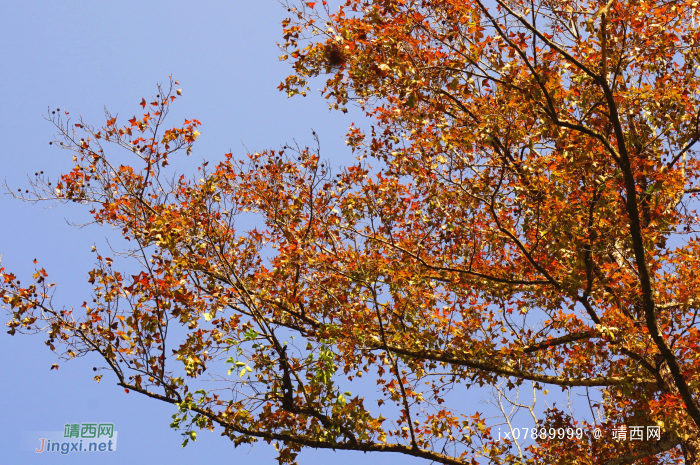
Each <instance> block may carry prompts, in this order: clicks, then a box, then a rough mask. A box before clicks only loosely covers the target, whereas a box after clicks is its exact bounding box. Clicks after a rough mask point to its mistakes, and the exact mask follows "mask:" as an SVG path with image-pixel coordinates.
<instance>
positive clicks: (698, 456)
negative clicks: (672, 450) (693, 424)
mask: <svg viewBox="0 0 700 465" xmlns="http://www.w3.org/2000/svg"><path fill="white" fill-rule="evenodd" d="M681 447H682V448H683V457H684V458H685V465H700V438H698V436H697V435H694V436H693V437H691V438H689V439H688V440H686V441H682V442H681Z"/></svg>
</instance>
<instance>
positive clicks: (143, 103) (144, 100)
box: [140, 98, 146, 108]
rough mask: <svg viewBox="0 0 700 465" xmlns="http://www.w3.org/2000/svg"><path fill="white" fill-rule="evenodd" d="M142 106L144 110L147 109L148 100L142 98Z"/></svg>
mask: <svg viewBox="0 0 700 465" xmlns="http://www.w3.org/2000/svg"><path fill="white" fill-rule="evenodd" d="M140 105H141V106H142V107H144V108H146V99H144V98H142V99H141V103H140Z"/></svg>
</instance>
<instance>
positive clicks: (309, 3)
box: [306, 2, 318, 8]
mask: <svg viewBox="0 0 700 465" xmlns="http://www.w3.org/2000/svg"><path fill="white" fill-rule="evenodd" d="M316 3H318V2H306V6H308V7H309V8H313V7H315V6H316Z"/></svg>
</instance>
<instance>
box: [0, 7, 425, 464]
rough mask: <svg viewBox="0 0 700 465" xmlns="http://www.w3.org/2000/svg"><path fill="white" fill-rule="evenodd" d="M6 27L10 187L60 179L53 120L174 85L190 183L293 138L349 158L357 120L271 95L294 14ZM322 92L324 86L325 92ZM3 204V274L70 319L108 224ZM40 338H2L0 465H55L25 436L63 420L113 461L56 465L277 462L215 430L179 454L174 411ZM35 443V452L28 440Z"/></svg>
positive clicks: (237, 12) (2, 168) (97, 120)
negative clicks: (316, 139)
mask: <svg viewBox="0 0 700 465" xmlns="http://www.w3.org/2000/svg"><path fill="white" fill-rule="evenodd" d="M2 10H3V14H2V16H0V40H1V41H2V47H0V63H2V69H3V72H2V73H1V74H0V109H1V111H0V125H1V127H2V128H3V131H2V136H0V137H2V149H1V150H0V157H2V162H1V164H0V178H2V179H4V180H6V181H7V183H8V184H9V185H10V186H11V187H12V188H13V189H14V190H16V189H17V188H22V189H24V188H25V187H27V186H28V179H27V175H31V176H33V174H34V172H37V171H44V172H45V173H46V174H48V175H49V176H50V177H51V179H53V180H54V181H55V179H56V177H57V176H58V175H59V174H60V173H62V172H66V171H68V170H70V169H71V168H72V166H71V161H70V156H69V155H68V153H66V152H61V151H59V150H57V149H56V148H55V146H49V144H48V142H49V141H50V140H51V139H52V138H53V133H54V128H53V126H52V125H51V124H50V123H48V122H46V121H44V119H43V116H44V115H45V114H46V111H47V108H49V107H50V108H52V109H55V108H61V109H62V110H64V109H67V110H68V111H69V112H70V113H71V116H75V117H77V116H79V115H82V116H83V118H85V120H86V121H89V122H92V123H94V124H96V125H99V124H101V123H102V122H103V119H104V116H103V107H105V106H106V107H107V108H108V109H109V110H110V111H111V112H113V113H118V114H119V115H120V116H121V117H127V118H129V117H131V116H132V115H134V114H137V113H138V110H140V109H141V107H139V106H138V102H140V100H141V97H146V98H148V97H149V96H152V95H154V94H155V93H156V92H155V90H156V84H157V83H159V82H162V83H166V82H167V80H168V76H169V75H172V76H173V77H174V78H175V79H178V80H179V82H180V86H179V87H182V89H183V96H182V98H180V99H178V101H177V102H176V106H175V108H174V110H173V112H172V114H171V115H172V117H171V119H170V123H171V124H172V125H173V126H175V125H178V124H181V123H182V119H183V118H185V117H187V118H197V119H198V120H200V121H201V122H202V123H203V125H202V127H201V128H200V131H201V132H202V136H200V138H199V139H198V141H197V144H196V145H195V150H194V154H193V155H192V156H191V157H190V159H189V160H184V162H182V163H181V164H178V165H177V169H178V171H180V172H184V173H187V174H189V173H191V172H192V171H193V167H194V166H196V165H197V163H199V162H201V160H202V157H203V158H205V159H207V160H211V161H212V162H216V161H217V160H219V159H221V158H222V157H223V154H224V153H226V152H229V151H232V152H233V153H234V155H235V156H244V155H245V153H246V150H245V148H244V145H245V146H246V147H248V149H250V150H263V149H266V148H278V147H279V146H280V145H283V144H285V143H287V142H292V140H293V139H296V140H297V141H299V142H300V143H302V144H309V143H311V142H312V138H311V130H312V128H313V129H314V130H316V132H317V133H318V134H319V136H320V138H321V143H322V154H323V156H324V157H325V158H328V159H331V160H332V162H333V163H334V164H349V163H351V162H352V161H353V156H352V155H351V154H350V153H349V151H348V150H347V148H346V146H345V143H344V134H345V131H346V129H347V127H348V126H349V125H350V123H351V122H352V121H358V120H360V119H361V115H359V113H357V112H353V111H350V113H348V114H343V113H340V112H332V113H329V111H328V109H327V107H326V104H325V101H323V100H322V99H320V98H319V97H318V93H314V94H313V95H311V96H309V97H307V98H301V97H297V98H293V99H288V98H287V97H286V95H284V94H282V93H280V92H279V91H278V90H277V85H278V84H279V83H280V82H281V81H282V80H283V79H284V77H285V76H286V74H288V72H289V65H288V64H286V63H284V62H280V61H279V60H278V56H279V55H280V54H281V53H280V52H279V50H278V48H277V46H276V42H277V41H280V40H281V26H280V24H279V23H280V21H281V20H282V19H283V18H284V17H285V14H286V13H287V12H286V10H285V9H284V8H282V6H281V5H280V4H278V3H277V2H276V1H274V0H258V1H255V2H244V1H240V0H233V1H227V2H224V1H216V2H214V1H203V2H184V1H179V0H170V1H167V2H165V1H147V2H143V1H141V2H136V1H130V0H129V1H124V0H122V1H120V2H106V1H102V0H92V1H77V0H69V1H64V2H47V1H37V0H24V1H21V2H10V1H4V2H2ZM319 87H320V85H319ZM48 206H49V205H48V204H38V205H32V204H27V203H23V202H20V201H18V200H15V199H13V198H12V197H11V196H9V195H0V212H1V213H2V217H3V220H2V221H1V222H0V238H2V240H1V241H0V254H2V264H3V266H5V267H6V268H7V269H8V270H11V271H12V272H14V273H15V274H17V275H18V276H20V277H24V279H28V277H29V275H30V273H31V272H33V264H32V263H31V262H32V260H33V259H34V258H36V259H37V260H38V261H39V263H40V265H41V266H42V267H45V268H46V270H47V271H48V272H49V273H50V278H49V279H50V280H51V281H53V282H57V283H58V284H59V288H58V291H57V293H56V296H55V302H56V303H57V304H58V305H59V306H66V307H71V306H75V307H79V306H80V305H81V304H82V302H83V300H86V297H87V295H88V294H87V292H88V291H89V287H88V284H87V271H88V270H90V269H91V268H92V265H93V254H92V253H91V252H90V248H91V246H92V244H97V245H98V247H100V246H102V247H106V239H109V238H111V239H112V240H116V238H117V237H118V234H117V233H116V232H115V231H112V230H110V229H108V228H105V227H102V228H100V227H97V226H88V227H85V228H82V229H79V228H75V227H71V226H69V225H68V224H67V222H76V223H80V222H84V221H87V220H88V219H89V218H88V216H87V211H86V210H87V209H85V208H81V207H76V206H75V205H73V204H70V205H59V206H58V207H57V208H53V209H46V207H48ZM43 340H44V338H43V336H35V337H26V336H19V335H18V336H15V337H11V336H9V335H8V334H6V332H5V331H4V330H3V331H2V332H1V333H0V354H1V355H2V363H0V390H1V391H2V394H3V395H2V399H3V402H2V403H0V417H1V418H2V420H3V421H2V422H0V448H1V450H0V457H2V460H1V461H2V463H3V464H6V465H14V464H33V463H57V462H59V459H57V458H54V456H55V455H56V454H52V455H47V454H36V453H32V452H29V451H23V450H21V447H20V445H21V442H22V441H21V438H22V437H23V435H24V434H26V433H29V432H32V431H56V430H62V429H63V425H64V424H65V423H80V422H93V421H94V422H110V423H114V424H115V429H116V430H117V431H118V432H119V442H118V451H117V452H116V453H103V454H99V455H95V454H87V456H81V455H77V454H68V455H66V456H62V457H61V459H60V462H61V463H70V464H83V463H86V464H87V463H90V464H94V463H102V464H110V463H169V464H173V465H175V464H185V463H187V464H190V463H206V462H207V461H209V460H221V459H224V460H227V461H233V462H235V463H240V464H253V463H256V464H257V463H274V462H275V461H274V459H273V458H274V456H275V455H276V452H275V450H274V449H273V448H272V447H271V446H269V445H267V444H264V443H261V444H257V445H255V446H254V447H253V448H252V449H251V448H249V447H240V448H237V449H234V448H233V445H232V444H231V443H230V442H229V441H228V440H227V439H224V438H221V437H219V435H218V434H219V433H216V432H215V433H209V432H201V433H200V434H199V436H198V441H197V442H196V443H194V444H192V443H190V445H189V446H187V447H186V448H185V449H182V448H181V447H180V443H181V442H182V438H181V437H180V436H179V434H178V433H177V432H175V431H173V430H172V429H170V428H169V426H168V425H169V423H170V421H171V419H170V416H171V415H172V414H173V413H175V412H174V408H173V407H172V406H170V405H164V404H160V403H158V402H154V401H152V400H150V399H146V398H144V397H140V396H138V395H136V394H134V393H131V394H125V393H124V391H123V389H121V388H119V387H117V386H116V385H115V382H114V379H112V378H110V377H109V375H106V376H105V378H104V379H103V381H102V382H101V383H100V384H97V383H96V382H94V381H92V377H93V375H94V373H93V371H92V369H91V368H92V367H93V366H95V365H97V364H99V360H97V359H96V358H93V357H89V356H88V357H85V358H82V359H78V360H74V361H71V362H70V363H60V369H59V370H58V371H56V370H49V368H50V366H51V364H52V363H56V362H57V359H56V356H55V355H54V354H52V353H51V352H50V351H49V350H48V349H47V348H46V346H44V344H43ZM36 443H37V447H38V445H39V442H38V440H37V441H36ZM300 459H301V462H302V463H319V462H326V461H329V460H334V461H336V462H338V463H353V462H355V461H357V460H358V459H361V460H362V461H363V462H364V463H380V462H381V463H385V464H386V463H410V462H413V460H410V459H409V458H407V457H401V456H386V455H383V456H376V455H366V456H363V457H360V456H359V454H357V453H337V454H333V453H332V452H316V451H305V452H302V454H301V455H300Z"/></svg>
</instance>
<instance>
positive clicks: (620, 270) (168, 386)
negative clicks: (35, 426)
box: [0, 0, 700, 464]
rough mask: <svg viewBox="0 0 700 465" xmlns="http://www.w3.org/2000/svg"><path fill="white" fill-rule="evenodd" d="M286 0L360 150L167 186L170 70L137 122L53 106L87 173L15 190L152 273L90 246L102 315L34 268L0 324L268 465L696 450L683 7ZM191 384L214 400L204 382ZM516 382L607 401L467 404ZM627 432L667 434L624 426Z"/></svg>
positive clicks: (287, 152)
mask: <svg viewBox="0 0 700 465" xmlns="http://www.w3.org/2000/svg"><path fill="white" fill-rule="evenodd" d="M287 6H288V10H289V12H290V16H291V17H290V18H289V19H287V20H285V21H284V23H283V26H284V40H285V42H284V43H283V44H281V48H282V49H283V50H284V55H283V57H282V58H283V59H287V60H290V61H291V62H292V64H293V70H294V72H293V74H292V75H291V76H289V77H288V78H287V79H286V80H285V81H284V82H283V83H282V84H281V85H280V90H282V91H284V92H286V93H287V94H288V95H290V96H292V95H295V94H302V95H306V93H307V92H308V91H309V83H310V82H311V80H312V79H314V78H315V77H318V76H325V79H326V83H325V87H324V89H323V90H322V93H323V94H324V96H325V97H326V98H327V99H328V101H329V103H330V106H331V108H334V109H339V110H343V111H344V110H346V107H347V105H349V104H355V105H358V106H359V107H360V108H362V109H363V110H364V111H365V112H366V114H367V116H368V117H369V118H370V120H371V121H372V124H373V125H372V126H371V129H368V130H367V132H363V131H362V130H360V129H359V128H357V127H355V126H353V127H351V128H350V131H349V133H348V145H349V146H350V147H351V148H352V150H353V151H354V152H355V153H357V154H358V155H359V157H358V159H359V160H360V161H359V163H357V164H356V165H353V166H349V167H346V168H344V169H342V170H340V172H339V173H338V174H335V173H333V172H332V170H331V168H330V167H329V166H327V165H326V164H325V163H324V162H323V161H322V160H321V159H320V157H319V153H318V150H317V149H309V148H305V147H289V146H285V147H284V148H282V149H281V150H269V151H265V152H262V153H257V152H256V153H251V154H248V159H247V160H246V161H242V160H236V159H235V158H234V157H233V156H232V155H231V154H227V155H226V158H225V159H224V160H223V161H221V162H220V163H219V164H217V165H216V166H215V167H213V168H207V164H206V163H205V164H204V166H203V167H202V168H201V173H200V174H199V175H198V176H197V178H196V179H192V180H189V179H186V178H185V177H184V176H181V177H179V178H175V179H172V180H171V181H168V179H167V178H166V177H165V174H164V173H165V171H166V168H165V167H166V165H167V164H168V163H169V162H170V160H171V158H172V157H173V156H174V155H176V153H178V152H180V151H183V150H184V151H186V152H187V153H189V151H190V149H191V145H192V143H193V142H194V141H195V139H196V138H197V135H198V134H199V132H198V131H197V128H198V126H199V124H200V123H199V121H197V120H188V121H185V124H184V125H183V126H182V127H176V128H172V129H167V130H164V128H165V126H164V118H165V116H166V115H167V113H168V109H169V106H170V105H171V104H172V102H173V101H174V100H175V99H176V95H175V94H176V93H179V92H175V91H174V88H173V86H172V82H171V86H170V87H169V88H167V87H165V88H159V91H158V94H157V95H156V96H155V97H154V99H153V101H152V102H147V101H146V100H142V102H141V104H142V106H143V107H144V109H146V110H147V113H146V114H144V115H143V116H142V117H134V118H133V119H131V120H129V121H128V123H127V124H126V125H123V126H120V125H119V124H118V123H117V120H116V118H113V117H112V116H111V115H107V122H106V124H105V125H104V126H102V127H99V128H96V127H93V126H91V125H90V124H87V123H85V122H83V121H80V122H78V123H77V124H73V123H69V122H68V121H67V120H65V119H64V118H62V117H61V116H59V115H49V117H50V118H51V120H52V121H53V122H54V124H56V126H57V128H58V130H59V133H58V134H59V136H58V138H57V140H56V143H57V144H60V148H62V149H65V150H69V151H71V152H73V153H74V161H75V162H76V166H75V168H74V169H73V170H72V171H71V172H69V173H67V174H64V175H62V176H61V179H60V182H58V183H57V184H56V186H55V188H54V186H51V185H50V183H49V182H48V181H47V180H45V179H44V178H41V177H38V178H37V179H36V182H35V183H34V185H33V187H34V191H33V194H32V195H29V196H25V197H24V198H25V199H28V200H39V199H58V200H60V201H65V202H69V201H72V202H80V203H82V204H85V205H89V206H90V207H91V208H92V209H91V214H92V215H93V216H94V219H95V222H97V223H99V224H109V225H112V226H114V227H117V228H118V229H119V230H121V232H122V233H123V235H124V237H125V238H126V239H127V240H129V241H130V244H132V245H133V247H132V248H131V249H128V250H125V252H124V254H125V255H127V256H131V257H133V258H134V259H135V260H137V262H138V263H139V266H140V267H141V271H140V273H138V274H136V275H132V276H127V275H125V274H124V273H123V272H119V271H117V269H115V268H116V266H112V263H113V261H112V259H111V258H108V257H104V256H103V255H101V254H100V253H97V252H96V254H97V255H96V257H97V266H96V267H95V268H94V269H93V270H91V271H90V272H89V276H90V279H89V281H90V283H91V284H92V285H93V286H94V295H93V296H92V297H93V298H92V299H91V300H92V302H90V303H88V302H87V301H86V302H85V303H83V305H82V307H81V309H71V310H60V309H58V308H56V307H55V306H54V305H53V304H52V300H51V295H52V292H53V291H52V287H53V286H54V284H49V283H48V282H47V280H46V278H47V273H46V271H45V270H44V269H40V270H38V271H37V273H36V274H35V275H34V282H33V283H32V284H31V285H28V286H20V282H19V281H18V280H17V278H16V277H15V276H14V275H13V274H11V273H10V272H9V271H6V270H2V269H0V271H2V273H3V275H2V276H3V277H4V280H3V281H4V282H3V283H2V288H1V290H0V296H2V297H3V299H4V303H5V306H6V307H7V308H8V309H9V313H10V316H11V319H10V321H9V323H8V326H9V327H10V332H11V333H12V334H14V333H15V332H29V333H31V332H38V331H44V332H46V333H47V334H48V340H47V345H49V347H50V348H51V349H53V350H56V351H57V352H58V353H59V354H61V355H62V356H64V357H67V358H71V357H76V356H81V355H85V354H87V353H90V352H96V353H98V354H99V355H100V356H101V357H102V359H103V360H104V363H105V367H104V369H106V370H109V371H111V372H113V373H114V374H115V375H116V377H117V379H118V383H119V385H120V386H123V387H124V388H125V389H128V390H132V391H135V392H138V393H142V394H145V395H147V396H150V397H152V398H154V399H158V400H161V401H165V402H170V403H173V404H177V406H178V407H179V411H178V414H177V415H175V417H174V422H173V426H174V427H179V428H183V429H184V431H185V434H186V435H187V436H188V437H193V438H194V437H195V436H196V434H195V432H194V429H196V428H197V427H199V428H214V427H216V428H219V429H221V430H222V431H223V433H224V434H225V435H226V436H228V437H229V438H231V439H232V440H233V441H234V443H235V444H236V445H238V444H242V443H249V442H254V441H256V440H259V439H263V440H266V441H268V442H275V443H276V444H278V448H279V452H280V455H279V460H280V462H281V463H287V462H294V460H295V457H296V455H297V453H298V451H299V450H301V449H302V448H303V447H313V448H332V449H340V450H343V449H345V450H361V451H377V452H400V453H403V454H408V455H412V456H416V457H421V458H425V459H428V460H432V461H436V462H438V463H450V464H459V463H484V462H488V463H587V464H588V463H591V464H592V463H596V464H597V463H610V464H613V463H614V464H618V463H633V462H635V461H636V460H641V461H642V462H643V463H672V462H673V463H675V461H676V460H682V459H683V458H684V459H685V461H686V463H700V439H699V438H698V432H699V431H700V430H699V429H698V426H699V425H700V409H699V407H698V386H699V383H700V366H699V364H700V362H699V361H698V355H699V354H700V352H699V350H698V343H699V341H700V334H699V333H698V327H697V321H696V319H697V316H698V310H699V309H700V307H699V306H698V305H699V303H698V302H700V300H699V299H700V275H699V274H698V273H697V271H696V269H697V267H698V264H699V263H700V242H698V240H697V238H696V236H694V234H695V232H696V231H697V229H696V228H697V223H698V217H697V214H696V212H695V210H694V208H695V207H694V200H693V199H694V197H695V195H696V193H697V192H700V188H698V187H696V184H695V183H696V180H697V177H698V174H699V173H700V164H699V162H698V158H697V153H696V151H695V150H694V145H695V144H696V142H697V141H698V139H699V138H700V133H699V132H698V127H699V124H700V113H698V96H699V94H698V91H699V89H698V86H699V84H700V76H699V75H698V68H699V67H700V55H698V53H699V52H698V40H699V39H700V31H699V30H698V26H697V24H698V20H699V19H700V18H698V11H699V10H698V8H697V2H695V1H692V0H677V1H672V2H665V1H663V2H662V1H658V0H646V1H644V0H628V1H620V0H610V1H609V2H607V3H603V2H601V1H600V0H595V1H591V2H587V3H586V2H572V1H564V0H546V1H545V0H533V1H522V0H493V1H491V2H485V1H482V0H468V1H465V0H432V1H431V0H424V1H418V0H348V1H347V2H346V3H345V5H344V6H343V7H341V8H340V9H339V10H337V11H335V12H332V11H331V10H330V9H329V7H328V6H327V5H326V2H325V1H324V2H304V3H302V4H299V5H296V6H293V5H287ZM115 146H119V147H122V148H124V149H126V150H127V151H128V152H129V153H131V154H132V156H133V160H134V161H133V163H132V164H118V163H117V162H115V158H114V156H113V155H110V154H108V151H111V150H113V148H114V147H115ZM368 159H370V160H373V161H372V162H371V163H373V164H374V166H375V167H374V168H371V167H370V165H369V164H368V162H367V161H366V160H368ZM251 215H252V216H253V217H255V218H257V221H258V224H259V227H256V228H252V229H250V230H245V229H244V228H243V227H240V226H239V227H237V226H236V223H235V220H236V219H239V218H241V217H247V216H251ZM239 224H240V220H239ZM83 310H84V311H83ZM183 330H184V331H183ZM292 337H294V339H292ZM168 341H170V342H168ZM166 342H168V343H167V344H166ZM166 363H167V366H166ZM222 366H226V368H225V369H224V370H223V372H220V373H217V369H219V368H221V367H222ZM227 369H228V372H226V370H227ZM224 373H226V374H224ZM101 376H102V375H99V376H98V377H97V378H96V379H98V380H99V379H100V377H101ZM203 376H211V378H212V379H213V380H215V381H216V384H217V389H209V390H202V389H198V390H196V391H195V389H197V388H199V387H201V383H200V384H197V383H198V378H201V377H203ZM363 377H364V378H365V380H363V381H362V382H361V383H359V384H358V383H357V378H363ZM367 379H369V381H367ZM374 385H376V389H374V388H372V386H374ZM207 386H209V384H208V385H207ZM349 386H359V387H360V388H361V390H362V391H363V392H361V393H359V394H358V393H351V392H349V391H348V389H349ZM527 386H531V388H532V389H531V391H532V393H533V394H532V395H531V397H533V399H532V400H533V401H534V397H535V396H536V394H537V393H538V392H540V391H543V390H546V389H552V388H558V387H560V388H561V389H562V390H566V391H569V392H584V393H588V392H589V390H590V391H591V392H596V393H597V396H598V397H595V396H594V397H595V398H596V399H599V402H598V403H597V405H595V407H597V408H598V409H599V411H600V412H601V413H602V416H601V417H599V418H596V419H593V418H590V417H587V418H586V417H576V416H574V415H573V414H571V412H568V411H567V410H566V409H564V408H562V409H560V408H558V407H556V405H552V406H550V408H549V409H547V410H546V411H544V412H542V411H537V415H539V419H538V422H539V423H538V425H539V426H540V427H543V428H564V429H566V428H581V429H583V430H584V431H585V434H584V435H583V436H582V437H581V438H579V439H577V440H562V439H561V438H556V437H555V438H552V437H549V436H548V437H545V438H539V437H538V438H537V440H536V441H531V442H530V443H528V445H527V447H525V443H524V442H523V441H520V442H518V443H517V444H516V441H515V440H514V439H512V438H511V439H503V438H496V437H495V435H494V434H493V431H492V428H491V426H493V423H490V422H489V421H490V420H488V419H487V418H486V417H485V416H484V415H483V412H481V413H479V412H477V409H476V408H473V407H472V406H471V405H470V406H469V408H471V409H472V410H469V411H464V408H465V405H464V404H465V402H464V400H463V399H464V398H465V397H466V396H472V397H473V398H478V396H479V395H481V393H483V389H484V388H493V389H494V391H493V392H495V393H496V396H497V399H499V400H501V399H505V398H506V397H507V396H509V395H511V394H512V393H514V392H517V390H519V389H521V388H524V387H527ZM528 389H530V388H529V387H528ZM460 397H462V400H461V401H460V400H459V398H460ZM511 399H512V398H511ZM375 402H376V403H378V404H379V406H382V410H381V414H377V413H376V412H377V407H375ZM382 404H384V405H382ZM535 413H536V412H535V410H534V409H533V410H532V414H533V416H535ZM382 415H387V417H386V418H385V417H384V416H382ZM594 421H595V423H594ZM618 424H636V425H658V426H660V427H661V435H660V437H659V438H658V440H655V441H647V442H644V443H636V442H633V441H614V440H612V438H611V436H610V434H609V431H610V428H612V426H614V425H618ZM508 426H510V424H508ZM596 427H600V428H602V430H603V432H604V434H603V437H601V438H596V437H594V436H593V435H592V431H593V430H594V428H596ZM513 446H514V447H513ZM521 446H522V447H521Z"/></svg>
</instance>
